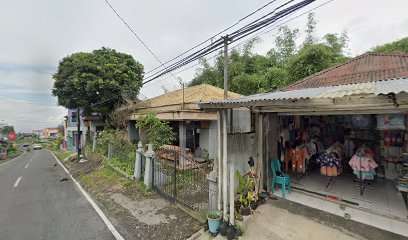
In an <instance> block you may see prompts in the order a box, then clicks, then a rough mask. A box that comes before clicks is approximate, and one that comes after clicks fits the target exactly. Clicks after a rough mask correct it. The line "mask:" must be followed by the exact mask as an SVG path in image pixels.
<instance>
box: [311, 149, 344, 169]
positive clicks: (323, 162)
mask: <svg viewBox="0 0 408 240" xmlns="http://www.w3.org/2000/svg"><path fill="white" fill-rule="evenodd" d="M317 162H318V163H319V164H320V166H328V167H341V163H340V159H339V157H338V156H337V154H335V153H332V152H324V153H322V154H320V155H319V157H318V158H317Z"/></svg>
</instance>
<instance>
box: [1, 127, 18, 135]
mask: <svg viewBox="0 0 408 240" xmlns="http://www.w3.org/2000/svg"><path fill="white" fill-rule="evenodd" d="M0 132H1V133H2V134H9V133H10V132H15V131H14V127H13V126H10V125H8V126H4V127H2V128H0Z"/></svg>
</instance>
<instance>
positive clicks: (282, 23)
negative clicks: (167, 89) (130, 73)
mask: <svg viewBox="0 0 408 240" xmlns="http://www.w3.org/2000/svg"><path fill="white" fill-rule="evenodd" d="M333 1H334V0H329V1H326V2H324V3H322V4H320V5H318V6H316V7H314V8H311V9H309V10H307V11H305V12H303V13H301V14H298V15H297V16H295V17H292V18H290V19H289V20H287V21H284V19H282V20H281V21H279V22H278V23H279V24H278V25H274V26H270V27H268V28H266V29H265V31H262V32H260V33H258V34H256V35H255V36H253V37H252V38H250V39H248V40H246V41H244V42H241V43H239V44H237V45H235V46H233V47H231V48H230V49H229V52H231V51H232V50H233V49H235V48H237V47H239V46H240V45H242V44H245V43H247V42H249V41H251V40H253V39H255V38H256V37H259V36H261V35H264V34H267V33H269V32H271V31H273V30H275V29H277V28H278V27H280V26H282V25H284V24H286V23H288V22H290V21H293V20H294V19H297V18H299V17H301V16H303V15H305V14H307V13H309V12H311V11H314V10H316V9H318V8H320V7H323V6H324V5H326V4H328V3H330V2H333ZM285 18H288V16H286V17H285ZM217 56H219V54H218V53H217V54H215V55H213V56H212V57H209V58H206V60H207V61H208V60H211V59H213V58H215V57H217ZM198 65H200V63H197V64H194V65H191V66H189V67H187V68H183V69H182V70H181V71H178V72H176V74H180V73H182V72H184V71H187V70H189V69H191V68H193V67H195V66H198ZM168 78H169V77H165V78H162V79H160V80H158V81H163V80H166V79H168ZM156 83H157V82H156ZM151 85H153V84H150V85H146V86H151Z"/></svg>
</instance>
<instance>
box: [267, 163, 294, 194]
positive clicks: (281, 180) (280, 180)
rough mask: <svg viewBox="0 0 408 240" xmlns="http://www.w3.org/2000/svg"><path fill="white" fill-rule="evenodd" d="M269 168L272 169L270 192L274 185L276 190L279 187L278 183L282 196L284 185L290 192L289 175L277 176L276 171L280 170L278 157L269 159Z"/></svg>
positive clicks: (284, 191)
mask: <svg viewBox="0 0 408 240" xmlns="http://www.w3.org/2000/svg"><path fill="white" fill-rule="evenodd" d="M271 169H272V175H273V178H272V193H273V190H274V189H275V187H276V190H278V189H279V184H280V185H281V186H282V198H285V196H286V187H287V188H288V192H289V193H290V192H291V188H290V177H289V175H287V174H285V176H284V177H282V176H278V175H277V171H280V170H281V166H280V162H279V160H278V159H272V160H271Z"/></svg>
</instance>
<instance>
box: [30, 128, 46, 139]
mask: <svg viewBox="0 0 408 240" xmlns="http://www.w3.org/2000/svg"><path fill="white" fill-rule="evenodd" d="M33 134H34V135H35V136H36V137H38V138H44V130H33Z"/></svg>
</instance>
